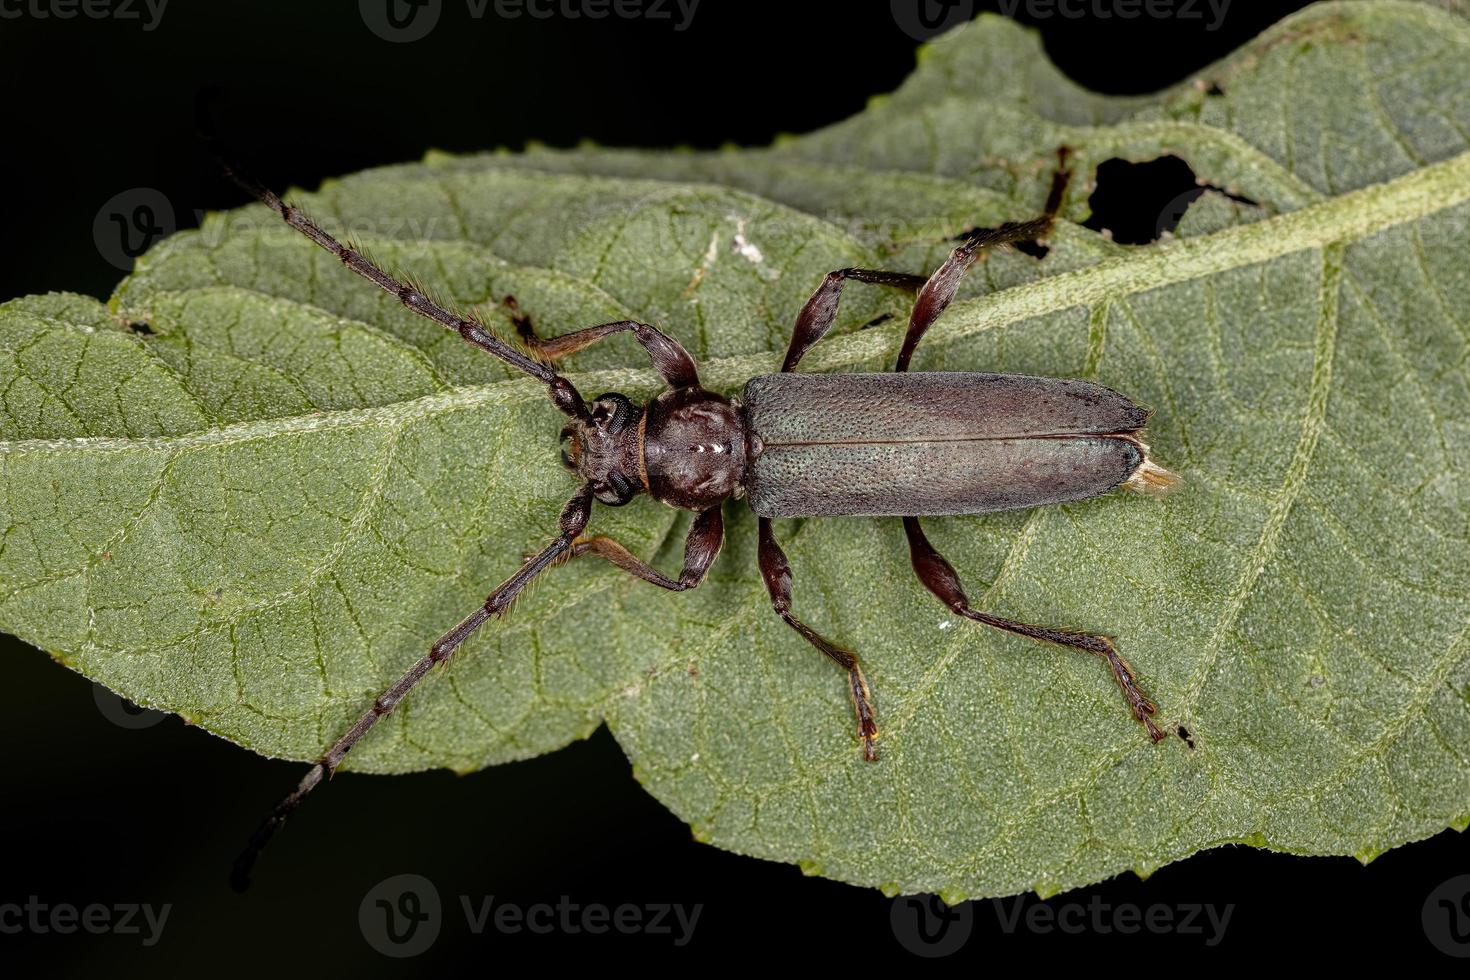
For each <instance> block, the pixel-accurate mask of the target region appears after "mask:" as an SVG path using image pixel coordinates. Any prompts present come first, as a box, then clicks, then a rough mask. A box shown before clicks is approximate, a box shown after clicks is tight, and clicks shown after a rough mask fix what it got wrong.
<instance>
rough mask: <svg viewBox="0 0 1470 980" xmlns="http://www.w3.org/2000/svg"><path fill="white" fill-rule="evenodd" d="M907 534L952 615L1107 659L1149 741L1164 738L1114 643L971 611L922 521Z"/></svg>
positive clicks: (926, 578)
mask: <svg viewBox="0 0 1470 980" xmlns="http://www.w3.org/2000/svg"><path fill="white" fill-rule="evenodd" d="M903 530H904V533H905V534H906V535H907V536H908V539H909V556H910V558H911V559H912V561H913V565H914V572H915V573H916V574H917V575H918V576H919V581H920V582H923V583H924V587H925V588H927V589H928V590H929V591H930V592H933V593H934V595H935V596H937V597H938V598H939V601H940V602H942V603H944V604H945V605H946V606H948V607H949V608H950V611H951V612H953V613H954V614H955V615H957V616H963V617H965V618H966V619H972V620H974V621H975V622H977V623H982V624H984V625H985V626H989V627H992V628H994V629H998V630H1004V631H1005V632H1007V633H1015V634H1016V635H1018V636H1028V637H1030V638H1031V639H1033V640H1041V641H1044V642H1046V643H1055V644H1057V645H1059V646H1065V647H1071V648H1072V649H1074V650H1081V651H1082V652H1084V653H1090V654H1093V655H1094V656H1097V657H1101V658H1103V659H1104V660H1106V661H1107V663H1108V668H1109V669H1110V670H1111V671H1112V673H1113V680H1114V681H1116V682H1117V684H1118V687H1119V688H1120V689H1121V690H1122V691H1123V697H1124V698H1125V699H1127V701H1128V708H1129V710H1130V711H1132V712H1133V717H1134V718H1135V719H1137V720H1138V722H1139V723H1140V724H1142V725H1143V727H1144V728H1145V729H1146V730H1147V731H1148V737H1149V738H1150V739H1152V740H1153V741H1155V742H1157V741H1159V740H1160V739H1162V738H1163V737H1164V733H1163V732H1162V731H1161V730H1160V729H1159V727H1158V726H1157V725H1155V724H1154V721H1153V717H1152V716H1153V714H1154V712H1155V711H1157V710H1158V709H1157V707H1156V706H1155V705H1154V702H1153V700H1152V699H1151V698H1149V696H1148V695H1147V694H1145V693H1144V692H1143V689H1142V688H1140V687H1139V685H1138V677H1137V675H1136V674H1135V673H1134V672H1133V668H1132V667H1131V666H1129V664H1128V661H1126V660H1124V659H1123V656H1122V655H1121V654H1120V653H1118V650H1117V647H1115V646H1114V645H1113V641H1112V640H1110V639H1109V638H1108V637H1106V636H1098V635H1097V634H1094V633H1079V632H1075V631H1073V630H1062V629H1054V628H1053V627H1050V626H1033V625H1031V624H1030V623H1018V622H1016V621H1015V620H1011V619H1003V618H1001V617H999V616H992V615H990V614H989V613H983V612H980V611H979V610H976V609H972V608H970V603H969V600H968V599H966V598H965V590H964V587H963V586H962V585H961V584H960V578H959V576H958V575H956V574H955V570H954V566H952V565H951V564H950V563H949V562H948V561H946V560H945V558H944V556H943V555H941V554H940V553H939V552H937V551H935V550H934V546H933V545H931V544H930V543H929V539H928V538H926V537H925V536H924V529H923V528H921V527H920V526H919V519H918V518H917V517H905V518H904V519H903Z"/></svg>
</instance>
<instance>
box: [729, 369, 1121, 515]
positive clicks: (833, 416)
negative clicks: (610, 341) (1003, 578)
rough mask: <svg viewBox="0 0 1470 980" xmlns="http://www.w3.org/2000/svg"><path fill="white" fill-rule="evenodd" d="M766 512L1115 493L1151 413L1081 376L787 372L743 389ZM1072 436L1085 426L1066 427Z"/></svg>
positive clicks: (903, 508)
mask: <svg viewBox="0 0 1470 980" xmlns="http://www.w3.org/2000/svg"><path fill="white" fill-rule="evenodd" d="M741 401H742V402H743V403H744V407H745V415H746V420H747V425H748V432H747V435H746V438H747V441H749V442H750V443H751V444H752V448H753V449H755V452H754V459H753V460H752V461H751V463H750V464H749V467H750V471H749V473H748V474H747V481H748V483H749V488H748V492H747V499H748V500H749V501H750V506H751V509H753V510H754V511H755V512H756V513H757V514H759V515H761V516H762V517H810V516H812V515H814V514H825V515H829V516H837V515H858V516H885V517H904V516H914V517H925V516H929V515H947V514H983V513H988V512H991V511H998V510H1009V509H1011V508H1015V507H1025V506H1028V505H1033V506H1034V505H1046V504H1056V503H1063V502H1066V501H1069V500H1082V499H1086V498H1088V497H1093V496H1096V495H1098V494H1100V493H1105V492H1107V491H1108V490H1111V489H1112V488H1113V487H1116V486H1118V485H1119V484H1121V483H1122V482H1123V481H1124V480H1126V479H1128V478H1129V477H1130V476H1131V475H1132V474H1133V472H1134V471H1135V470H1137V469H1138V467H1139V464H1140V463H1142V462H1143V450H1142V449H1141V448H1140V446H1139V445H1138V444H1137V443H1136V442H1132V441H1128V440H1125V439H1117V438H1107V437H1106V435H1099V434H1106V433H1118V432H1132V431H1134V430H1136V429H1138V428H1140V427H1141V426H1142V425H1143V423H1144V421H1145V420H1146V419H1147V417H1148V413H1147V412H1144V411H1143V410H1142V409H1140V408H1138V407H1137V406H1136V405H1134V404H1133V403H1132V402H1130V401H1128V399H1126V398H1124V397H1123V396H1122V395H1119V394H1118V393H1117V392H1115V391H1113V390H1111V389H1109V388H1104V387H1103V386H1102V385H1097V384H1093V383H1091V382H1089V381H1078V380H1075V379H1055V378H1034V377H1029V376H1026V375H994V374H979V373H965V374H962V375H961V374H955V373H952V372H943V371H922V372H915V373H903V374H896V373H895V374H843V375H830V374H829V375H821V374H776V375H762V376H761V377H759V378H754V379H752V380H751V381H750V382H749V383H747V384H746V386H745V388H744V389H743V390H742V392H741ZM1062 435H1072V436H1078V437H1081V438H1070V439H1059V438H1057V437H1058V436H1062Z"/></svg>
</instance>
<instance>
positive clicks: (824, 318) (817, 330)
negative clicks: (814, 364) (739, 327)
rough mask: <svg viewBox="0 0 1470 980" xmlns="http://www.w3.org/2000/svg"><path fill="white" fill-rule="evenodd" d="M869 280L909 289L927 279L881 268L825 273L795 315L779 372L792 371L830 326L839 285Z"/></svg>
mask: <svg viewBox="0 0 1470 980" xmlns="http://www.w3.org/2000/svg"><path fill="white" fill-rule="evenodd" d="M849 279H852V280H855V281H857V282H869V283H873V284H875V285H878V286H893V287H894V288H896V289H907V290H908V291H909V292H913V291H914V290H917V289H919V288H920V287H922V286H923V285H924V283H925V282H927V281H928V280H927V279H926V277H924V276H916V275H914V274H912V273H909V272H884V271H883V270H881V269H838V270H837V271H836V272H829V273H827V277H826V278H825V279H823V280H822V284H821V285H820V286H818V287H817V291H816V292H814V293H812V296H811V299H809V300H807V301H806V305H804V306H803V307H802V308H801V312H800V313H798V314H797V315H796V326H795V328H793V329H792V331H791V345H790V346H789V347H787V348H786V359H785V360H784V361H782V362H781V371H782V372H783V373H784V372H787V371H794V370H796V364H797V362H798V361H800V360H801V358H802V355H804V354H805V353H806V352H807V351H809V350H811V349H812V347H813V345H815V344H816V342H817V341H819V340H821V339H822V338H823V337H825V336H826V335H827V331H828V330H831V329H832V320H833V318H834V317H836V316H837V303H838V301H839V300H841V298H842V286H843V284H844V283H846V282H847V280H849Z"/></svg>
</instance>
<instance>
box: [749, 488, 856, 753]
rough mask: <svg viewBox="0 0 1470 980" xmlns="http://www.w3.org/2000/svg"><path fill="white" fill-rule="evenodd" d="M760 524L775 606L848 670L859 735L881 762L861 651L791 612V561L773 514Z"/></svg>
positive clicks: (764, 569)
mask: <svg viewBox="0 0 1470 980" xmlns="http://www.w3.org/2000/svg"><path fill="white" fill-rule="evenodd" d="M759 525H760V550H759V556H760V566H761V577H762V578H764V579H765V581H766V591H767V592H769V593H770V594H771V606H772V607H773V608H774V609H775V610H776V615H778V616H780V617H781V619H782V620H784V621H785V623H786V625H787V626H790V627H791V628H792V629H794V630H796V632H798V633H800V634H801V635H802V637H803V638H804V639H805V640H806V641H807V642H808V643H810V644H811V645H812V646H814V647H816V648H817V649H818V650H820V651H822V652H823V653H825V654H826V655H827V656H828V657H829V658H830V659H831V660H832V662H833V663H835V664H837V666H839V667H841V668H842V669H843V670H845V671H847V681H848V688H849V691H850V693H851V695H852V707H853V710H854V711H855V712H856V713H857V723H858V738H860V739H862V740H863V758H864V759H866V760H867V761H869V762H877V761H878V749H877V745H876V744H875V743H876V742H877V741H878V721H877V718H876V716H875V715H874V713H873V695H872V692H870V691H869V690H868V682H867V680H866V679H864V677H863V671H862V668H861V667H859V666H858V660H857V654H855V653H853V652H852V651H851V650H846V649H843V648H842V647H840V646H838V645H837V644H835V643H833V642H832V641H831V640H829V639H827V638H826V637H824V636H823V635H822V634H820V633H818V632H817V631H816V630H814V629H812V628H811V627H810V626H808V625H806V624H805V623H803V622H802V621H801V620H799V619H797V618H796V617H795V616H793V615H791V563H790V562H788V561H787V560H786V552H784V551H782V550H781V546H780V545H779V544H777V543H776V537H775V535H774V534H772V533H771V521H770V518H768V517H762V518H760V519H759Z"/></svg>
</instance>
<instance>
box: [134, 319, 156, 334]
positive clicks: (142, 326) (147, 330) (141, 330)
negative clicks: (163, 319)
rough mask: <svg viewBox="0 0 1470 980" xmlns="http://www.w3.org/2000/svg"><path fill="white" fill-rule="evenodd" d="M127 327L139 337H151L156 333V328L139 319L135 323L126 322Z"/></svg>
mask: <svg viewBox="0 0 1470 980" xmlns="http://www.w3.org/2000/svg"><path fill="white" fill-rule="evenodd" d="M128 329H129V330H131V331H132V332H133V333H135V334H137V335H138V336H140V337H152V336H153V335H154V334H155V333H157V331H156V330H154V329H153V328H152V327H150V326H149V325H148V324H146V323H144V322H143V321H142V320H139V321H138V322H136V323H130V324H128Z"/></svg>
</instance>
